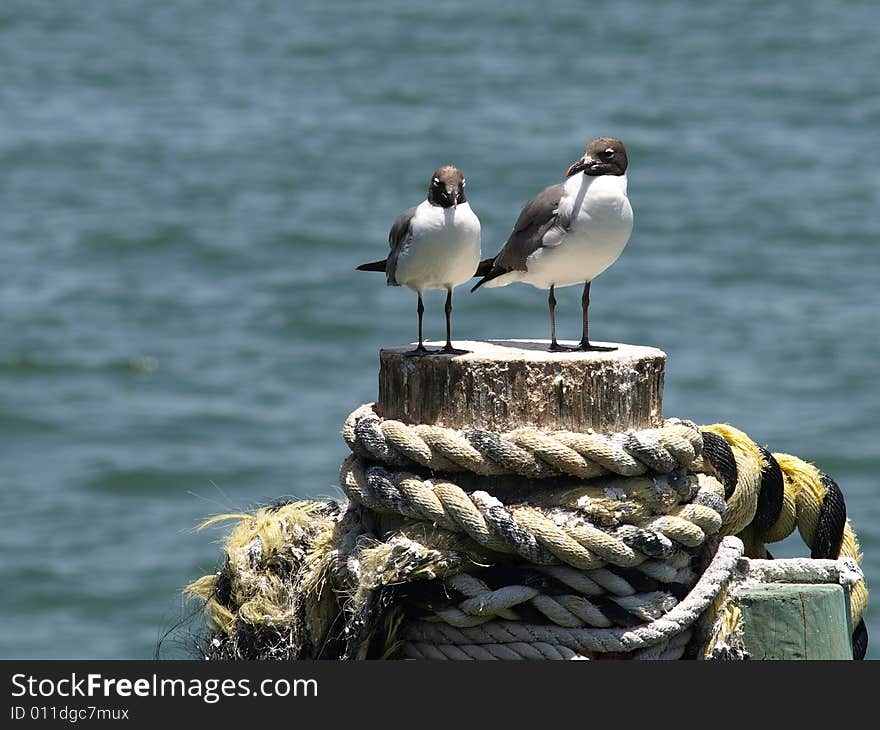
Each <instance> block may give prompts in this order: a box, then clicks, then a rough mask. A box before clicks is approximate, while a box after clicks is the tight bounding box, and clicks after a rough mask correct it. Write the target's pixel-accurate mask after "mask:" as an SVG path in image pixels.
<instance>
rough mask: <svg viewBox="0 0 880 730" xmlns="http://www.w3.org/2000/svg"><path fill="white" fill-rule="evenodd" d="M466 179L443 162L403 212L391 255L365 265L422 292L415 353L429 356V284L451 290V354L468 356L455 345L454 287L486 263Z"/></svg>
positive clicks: (448, 327) (448, 336)
mask: <svg viewBox="0 0 880 730" xmlns="http://www.w3.org/2000/svg"><path fill="white" fill-rule="evenodd" d="M464 188H465V178H464V175H462V173H461V170H459V169H458V168H457V167H454V166H453V165H444V166H443V167H438V168H437V169H436V170H435V171H434V174H433V175H432V176H431V182H430V183H429V184H428V196H427V198H426V199H425V200H423V201H422V202H421V203H420V204H419V205H417V206H416V207H415V208H409V209H408V210H405V211H403V213H401V214H400V215H399V216H397V218H396V220H395V221H394V225H392V226H391V232H390V233H389V234H388V243H389V244H390V246H391V253H390V254H389V255H388V258H386V259H382V260H381V261H373V262H372V263H369V264H361V265H360V266H358V267H357V268H358V271H384V272H385V276H386V279H387V283H388V286H406V287H409V288H410V289H412V290H413V291H414V292H416V293H417V294H418V295H419V304H418V308H417V310H416V311H417V312H418V313H419V344H418V347H416V348H415V349H414V350H412V351H410V352H409V353H407V354H409V355H413V356H418V355H428V354H430V350H428V349H427V348H426V347H425V345H424V341H423V338H422V315H423V314H424V312H425V305H424V304H423V303H422V292H423V291H425V290H426V289H445V290H446V346H445V347H444V348H443V349H441V350H440V351H439V352H440V353H442V354H445V355H464V354H466V353H467V350H457V349H456V348H454V347H453V346H452V328H451V325H450V317H451V314H452V290H453V289H454V288H455V287H457V286H458V285H459V284H463V283H464V282H466V281H467V280H468V279H470V278H472V277H473V276H475V272H476V270H477V265H478V264H479V263H480V220H479V218H477V216H476V214H475V213H474V212H473V211H472V210H471V206H470V204H469V203H468V202H467V197H466V196H465V192H464Z"/></svg>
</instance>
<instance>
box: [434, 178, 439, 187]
mask: <svg viewBox="0 0 880 730" xmlns="http://www.w3.org/2000/svg"><path fill="white" fill-rule="evenodd" d="M439 184H440V180H439V179H438V178H436V177H435V178H434V185H439Z"/></svg>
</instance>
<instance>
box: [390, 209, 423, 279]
mask: <svg viewBox="0 0 880 730" xmlns="http://www.w3.org/2000/svg"><path fill="white" fill-rule="evenodd" d="M415 214H416V209H415V208H408V209H407V210H405V211H403V213H401V214H400V215H399V216H397V218H395V219H394V225H392V226H391V231H390V232H389V233H388V245H390V246H391V253H390V254H388V263H387V265H386V266H385V277H386V278H387V280H388V286H397V279H396V277H395V275H396V274H397V257H398V256H400V252H401V251H402V250H403V249H404V248H405V247H406V245H407V244H408V243H409V242H410V240H412V219H413V216H414V215H415Z"/></svg>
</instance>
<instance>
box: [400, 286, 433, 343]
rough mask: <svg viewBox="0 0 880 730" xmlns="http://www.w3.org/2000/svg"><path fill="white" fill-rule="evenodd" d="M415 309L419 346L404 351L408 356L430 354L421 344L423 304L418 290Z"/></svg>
mask: <svg viewBox="0 0 880 730" xmlns="http://www.w3.org/2000/svg"><path fill="white" fill-rule="evenodd" d="M416 311H417V312H418V313H419V346H418V347H417V348H416V349H415V350H410V351H409V352H407V353H405V354H406V355H408V356H409V357H421V356H422V355H430V354H431V353H430V351H429V350H428V349H427V348H426V347H425V345H424V344H423V338H422V315H423V314H424V313H425V304H424V302H422V293H421V292H419V305H418V307H416Z"/></svg>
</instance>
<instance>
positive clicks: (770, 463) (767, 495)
mask: <svg viewBox="0 0 880 730" xmlns="http://www.w3.org/2000/svg"><path fill="white" fill-rule="evenodd" d="M758 448H759V449H760V451H761V456H763V457H764V461H766V462H767V464H766V465H765V466H764V468H763V469H762V470H761V491H760V492H759V493H758V509H757V511H756V512H755V518H754V519H753V520H752V525H753V526H754V527H755V528H756V530H757V531H758V534H759V535H763V534H764V533H765V532H766V531H767V530H769V529H770V528H771V527H773V525H774V524H775V522H776V520H778V519H779V515H780V514H782V495H783V492H784V491H785V485H784V483H783V481H782V469H780V468H779V462H777V461H776V459H774V458H773V454H771V453H770V452H769V451H767V449H765V448H764V447H763V446H759V447H758Z"/></svg>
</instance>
